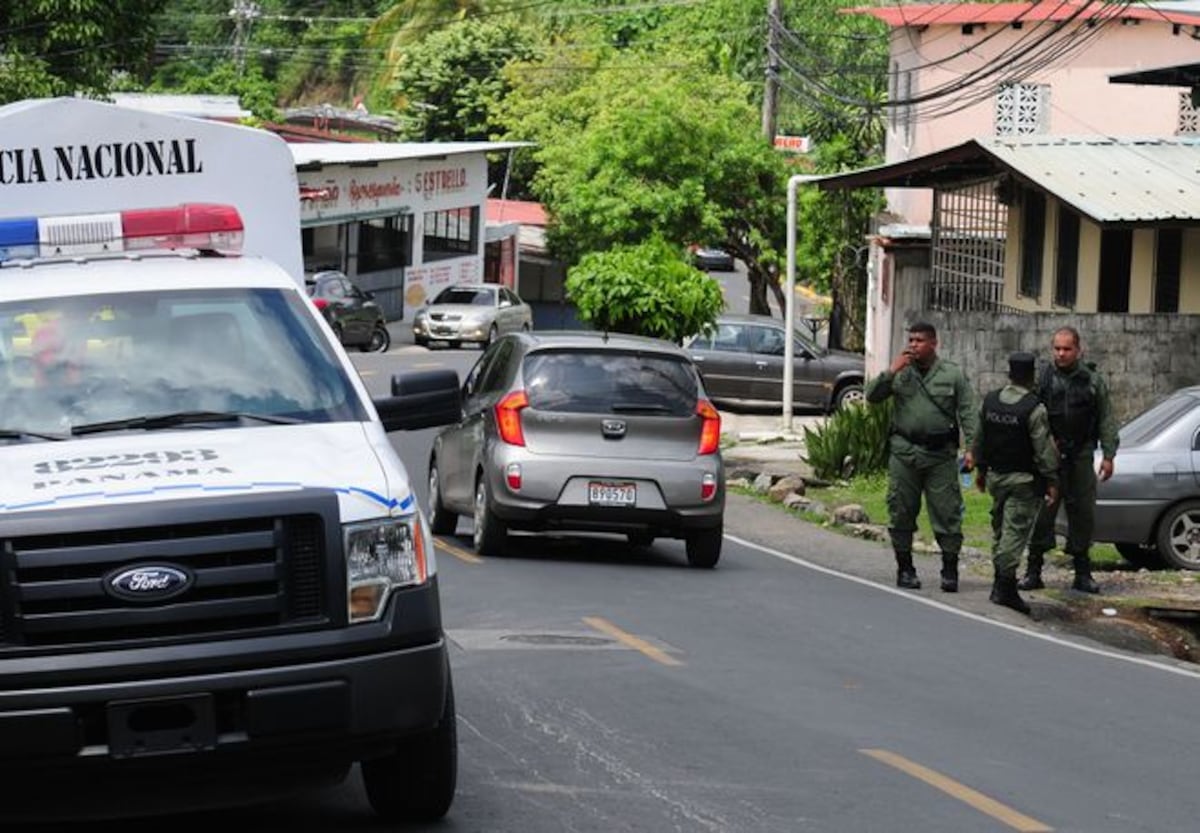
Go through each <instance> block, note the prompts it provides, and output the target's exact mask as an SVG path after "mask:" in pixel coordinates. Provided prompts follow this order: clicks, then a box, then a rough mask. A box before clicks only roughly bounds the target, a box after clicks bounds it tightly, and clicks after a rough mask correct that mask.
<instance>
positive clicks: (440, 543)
mask: <svg viewBox="0 0 1200 833" xmlns="http://www.w3.org/2000/svg"><path fill="white" fill-rule="evenodd" d="M433 545H434V546H435V547H437V548H438V549H439V550H442V551H443V552H447V553H449V554H450V555H453V556H454V557H455V558H457V559H459V560H460V561H465V562H467V563H468V564H482V563H483V559H482V558H480V557H479V556H478V555H476V554H475V553H473V552H467V551H466V550H464V549H462V548H460V547H456V546H454V545H453V544H447V543H446V542H445V541H444V540H442V539H441V538H438V537H437V536H434V539H433Z"/></svg>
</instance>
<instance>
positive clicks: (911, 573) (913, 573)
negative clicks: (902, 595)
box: [896, 550, 921, 590]
mask: <svg viewBox="0 0 1200 833" xmlns="http://www.w3.org/2000/svg"><path fill="white" fill-rule="evenodd" d="M896 586H897V587H904V588H906V589H908V590H920V589H921V580H920V579H919V578H917V569H916V567H914V566H913V560H912V553H911V552H901V551H899V550H897V551H896Z"/></svg>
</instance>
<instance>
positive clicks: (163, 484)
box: [0, 422, 415, 521]
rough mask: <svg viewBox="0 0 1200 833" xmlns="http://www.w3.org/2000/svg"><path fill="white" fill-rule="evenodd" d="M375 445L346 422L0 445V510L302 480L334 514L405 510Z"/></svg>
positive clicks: (199, 494) (406, 496) (401, 492)
mask: <svg viewBox="0 0 1200 833" xmlns="http://www.w3.org/2000/svg"><path fill="white" fill-rule="evenodd" d="M301 449H303V450H301ZM317 449H319V450H320V453H314V451H315V450H317ZM387 452H390V449H387ZM379 453H386V452H385V450H383V449H377V448H376V447H374V444H373V443H372V442H371V441H370V439H369V437H368V435H367V432H366V431H365V429H364V425H363V424H360V423H356V422H339V423H323V424H315V425H314V424H309V425H271V426H262V427H246V428H220V429H211V428H198V429H188V430H176V431H130V432H125V433H119V434H104V435H97V436H93V437H87V438H81V439H77V440H71V441H68V442H37V443H21V444H15V443H14V444H8V445H0V465H3V468H4V471H5V476H4V477H3V478H2V480H0V513H2V514H7V513H11V512H23V511H34V510H39V511H44V510H46V509H55V508H64V509H69V508H73V507H82V506H106V505H108V506H111V505H116V504H125V503H149V502H153V501H157V500H180V499H188V498H199V499H204V498H210V497H216V496H228V495H230V494H245V493H251V492H283V491H290V490H296V489H302V488H317V489H330V490H333V491H335V492H337V494H338V500H339V503H340V505H341V516H342V519H343V520H344V521H354V520H362V519H366V518H377V517H381V516H384V515H389V514H392V513H393V512H397V511H399V512H403V511H411V510H412V509H415V503H414V500H413V497H412V492H411V488H410V484H409V483H408V482H407V481H406V480H404V479H403V478H399V480H400V482H394V481H396V480H397V479H398V478H397V477H395V476H394V477H393V478H392V481H389V479H388V477H387V474H386V473H385V470H384V466H383V464H382V463H381V461H380V460H379V456H378V455H379ZM402 470H403V469H402V467H400V466H398V465H397V466H395V467H392V471H393V472H398V471H402Z"/></svg>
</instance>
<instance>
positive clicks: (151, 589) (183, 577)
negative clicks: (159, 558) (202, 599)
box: [104, 564, 195, 602]
mask: <svg viewBox="0 0 1200 833" xmlns="http://www.w3.org/2000/svg"><path fill="white" fill-rule="evenodd" d="M194 580H195V579H194V577H193V576H192V573H191V571H190V570H186V569H183V568H181V567H172V566H171V565H170V564H139V565H138V566H136V567H126V568H125V569H122V570H119V571H116V572H112V573H109V574H108V575H107V576H105V579H104V589H105V590H106V591H107V592H108V594H109V595H110V596H115V597H117V598H118V599H123V600H125V601H127V602H161V601H164V600H166V599H171V598H174V597H175V596H178V595H179V594H180V593H183V592H184V591H186V590H187V589H188V588H189V587H191V586H192V582H193V581H194Z"/></svg>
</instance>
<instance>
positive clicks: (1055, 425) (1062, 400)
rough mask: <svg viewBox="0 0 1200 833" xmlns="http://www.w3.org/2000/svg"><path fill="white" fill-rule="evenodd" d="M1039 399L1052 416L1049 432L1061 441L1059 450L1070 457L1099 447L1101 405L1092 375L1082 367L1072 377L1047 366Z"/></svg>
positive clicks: (1039, 384) (1040, 381)
mask: <svg viewBox="0 0 1200 833" xmlns="http://www.w3.org/2000/svg"><path fill="white" fill-rule="evenodd" d="M1038 398H1039V399H1041V400H1042V402H1043V403H1045V405H1046V412H1047V413H1048V414H1049V415H1050V433H1052V434H1053V435H1054V438H1055V439H1056V440H1058V446H1059V450H1060V451H1062V453H1063V454H1065V455H1067V456H1070V455H1073V454H1075V453H1077V452H1080V451H1086V452H1090V451H1091V450H1092V449H1094V448H1095V447H1096V441H1097V440H1098V439H1099V436H1100V432H1099V428H1098V423H1099V418H1100V408H1099V403H1098V402H1097V401H1096V389H1095V387H1093V385H1092V374H1091V373H1090V372H1089V371H1088V369H1087V368H1086V367H1084V366H1083V365H1080V366H1079V367H1078V369H1077V370H1076V371H1075V372H1074V373H1072V374H1071V375H1070V376H1064V375H1063V374H1061V373H1059V372H1058V371H1057V370H1056V369H1055V368H1054V366H1053V365H1050V366H1047V367H1046V369H1045V370H1044V371H1043V372H1042V377H1041V379H1039V380H1038Z"/></svg>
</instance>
